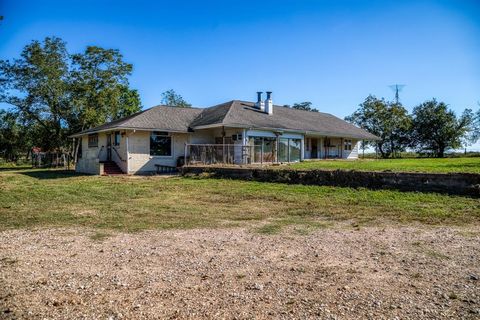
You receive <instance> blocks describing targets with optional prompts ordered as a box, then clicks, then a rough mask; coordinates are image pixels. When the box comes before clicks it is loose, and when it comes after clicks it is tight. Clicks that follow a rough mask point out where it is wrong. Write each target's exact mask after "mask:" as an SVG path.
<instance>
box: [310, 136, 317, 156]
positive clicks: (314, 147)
mask: <svg viewBox="0 0 480 320" xmlns="http://www.w3.org/2000/svg"><path fill="white" fill-rule="evenodd" d="M311 141H312V142H311V143H312V154H311V155H310V158H312V159H317V157H318V144H317V141H318V140H317V139H311Z"/></svg>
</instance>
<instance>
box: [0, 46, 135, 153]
mask: <svg viewBox="0 0 480 320" xmlns="http://www.w3.org/2000/svg"><path fill="white" fill-rule="evenodd" d="M132 68H133V67H132V65H131V64H128V63H126V62H124V61H123V57H122V55H121V54H120V52H119V51H118V50H114V49H103V48H100V47H96V46H89V47H87V48H86V50H85V52H83V53H78V54H69V53H68V51H67V48H66V43H65V42H64V41H63V40H62V39H60V38H57V37H47V38H45V40H44V41H43V42H40V41H36V40H35V41H32V42H31V43H30V44H28V45H26V46H25V47H24V49H23V50H22V53H21V55H20V58H17V59H14V60H13V61H9V60H0V102H4V103H7V104H9V105H11V106H12V107H13V110H14V111H15V112H16V113H15V114H16V115H17V116H18V119H17V121H19V122H23V123H24V124H25V125H28V126H30V127H31V128H35V130H34V132H35V133H36V137H35V139H34V141H32V144H33V143H34V144H35V145H36V146H39V147H41V148H43V149H44V150H61V149H65V148H67V147H68V146H69V145H70V142H69V141H68V139H67V136H68V135H69V134H72V133H74V132H78V131H80V130H84V129H88V128H91V127H94V126H97V125H99V124H101V123H104V122H106V121H109V120H114V119H117V118H119V117H123V116H126V115H129V114H132V113H134V112H137V111H139V110H140V109H141V104H140V97H139V95H138V92H137V91H136V90H132V89H130V88H129V82H128V76H129V75H130V74H131V72H132ZM29 147H30V148H31V147H33V145H31V146H29Z"/></svg>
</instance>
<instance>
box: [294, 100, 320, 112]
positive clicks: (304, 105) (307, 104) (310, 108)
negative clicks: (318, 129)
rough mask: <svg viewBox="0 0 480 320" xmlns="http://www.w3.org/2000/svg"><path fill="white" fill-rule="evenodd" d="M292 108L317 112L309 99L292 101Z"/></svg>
mask: <svg viewBox="0 0 480 320" xmlns="http://www.w3.org/2000/svg"><path fill="white" fill-rule="evenodd" d="M292 109H297V110H304V111H312V112H318V110H317V109H316V108H315V107H313V106H312V103H311V102H310V101H305V102H299V103H294V104H293V106H292Z"/></svg>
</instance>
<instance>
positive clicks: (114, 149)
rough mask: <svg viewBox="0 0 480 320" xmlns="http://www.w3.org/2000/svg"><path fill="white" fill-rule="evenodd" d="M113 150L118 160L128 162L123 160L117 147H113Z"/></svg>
mask: <svg viewBox="0 0 480 320" xmlns="http://www.w3.org/2000/svg"><path fill="white" fill-rule="evenodd" d="M112 149H113V151H115V153H116V154H117V157H118V159H120V161H122V162H126V161H127V160H123V159H122V156H120V153H118V150H117V149H116V148H115V147H112Z"/></svg>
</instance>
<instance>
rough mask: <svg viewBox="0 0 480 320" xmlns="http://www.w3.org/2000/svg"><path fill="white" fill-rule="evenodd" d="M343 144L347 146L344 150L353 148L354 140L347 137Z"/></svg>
mask: <svg viewBox="0 0 480 320" xmlns="http://www.w3.org/2000/svg"><path fill="white" fill-rule="evenodd" d="M343 144H344V146H345V148H344V150H346V151H350V150H352V140H348V139H347V140H345V141H344V142H343Z"/></svg>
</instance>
